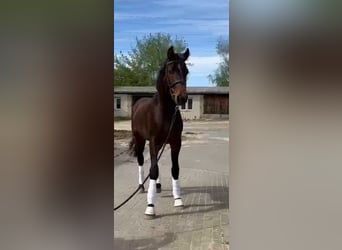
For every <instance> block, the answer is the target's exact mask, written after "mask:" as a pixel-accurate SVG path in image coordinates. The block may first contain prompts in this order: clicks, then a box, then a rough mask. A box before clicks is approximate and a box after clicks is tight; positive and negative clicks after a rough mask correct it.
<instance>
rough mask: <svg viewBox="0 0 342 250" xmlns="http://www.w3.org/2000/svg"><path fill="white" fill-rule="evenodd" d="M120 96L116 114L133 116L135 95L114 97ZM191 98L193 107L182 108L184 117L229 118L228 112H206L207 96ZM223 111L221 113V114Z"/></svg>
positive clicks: (190, 96)
mask: <svg viewBox="0 0 342 250" xmlns="http://www.w3.org/2000/svg"><path fill="white" fill-rule="evenodd" d="M116 98H120V99H121V109H120V110H117V109H116V102H115V101H114V116H115V117H131V111H132V102H133V97H132V95H130V94H115V95H114V99H116ZM189 98H191V99H192V109H188V103H186V105H185V109H181V108H180V111H181V114H182V118H183V119H184V120H196V119H217V118H221V119H222V118H224V119H227V118H228V117H229V114H226V112H220V111H219V113H216V114H215V113H212V114H208V113H206V114H204V113H205V107H204V105H205V98H207V96H204V95H203V94H201V95H189ZM226 98H227V100H225V102H224V105H228V104H226V103H227V102H228V100H229V99H228V98H229V97H228V96H227V97H225V99H226ZM220 113H221V114H220Z"/></svg>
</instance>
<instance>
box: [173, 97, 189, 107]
mask: <svg viewBox="0 0 342 250" xmlns="http://www.w3.org/2000/svg"><path fill="white" fill-rule="evenodd" d="M187 100H188V95H185V96H180V95H179V96H177V97H176V104H177V105H183V104H185V103H186V102H187Z"/></svg>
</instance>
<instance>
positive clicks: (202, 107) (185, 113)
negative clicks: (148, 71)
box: [114, 87, 229, 120]
mask: <svg viewBox="0 0 342 250" xmlns="http://www.w3.org/2000/svg"><path fill="white" fill-rule="evenodd" d="M156 92H157V90H156V88H155V87H114V116H115V117H127V118H128V117H130V116H131V109H132V106H133V104H134V103H135V102H136V101H137V100H138V99H139V98H141V97H152V96H153V95H154V93H156ZM187 92H188V101H187V103H186V104H185V105H183V106H182V107H180V110H181V113H182V117H183V119H185V120H188V119H189V120H193V119H215V118H225V119H228V115H229V91H228V87H187Z"/></svg>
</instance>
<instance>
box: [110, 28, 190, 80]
mask: <svg viewBox="0 0 342 250" xmlns="http://www.w3.org/2000/svg"><path fill="white" fill-rule="evenodd" d="M171 45H173V47H174V49H175V51H176V52H182V51H184V50H185V49H186V46H187V43H186V42H185V40H183V39H178V38H177V37H176V38H175V39H172V37H171V35H170V34H164V33H156V34H149V35H147V36H144V37H143V38H142V39H138V38H136V40H135V46H134V47H133V48H132V49H131V51H130V52H129V53H128V55H125V54H123V53H122V52H120V53H119V54H117V55H114V85H115V86H154V85H155V80H156V77H157V74H158V72H159V70H160V68H161V66H162V65H163V63H164V62H165V59H166V53H167V50H168V48H169V47H170V46H171Z"/></svg>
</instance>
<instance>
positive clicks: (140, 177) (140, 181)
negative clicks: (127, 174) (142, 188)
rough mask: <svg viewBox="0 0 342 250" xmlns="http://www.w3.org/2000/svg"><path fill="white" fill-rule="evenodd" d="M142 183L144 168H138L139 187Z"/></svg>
mask: <svg viewBox="0 0 342 250" xmlns="http://www.w3.org/2000/svg"><path fill="white" fill-rule="evenodd" d="M143 182H144V167H143V166H139V185H140V184H143Z"/></svg>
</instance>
